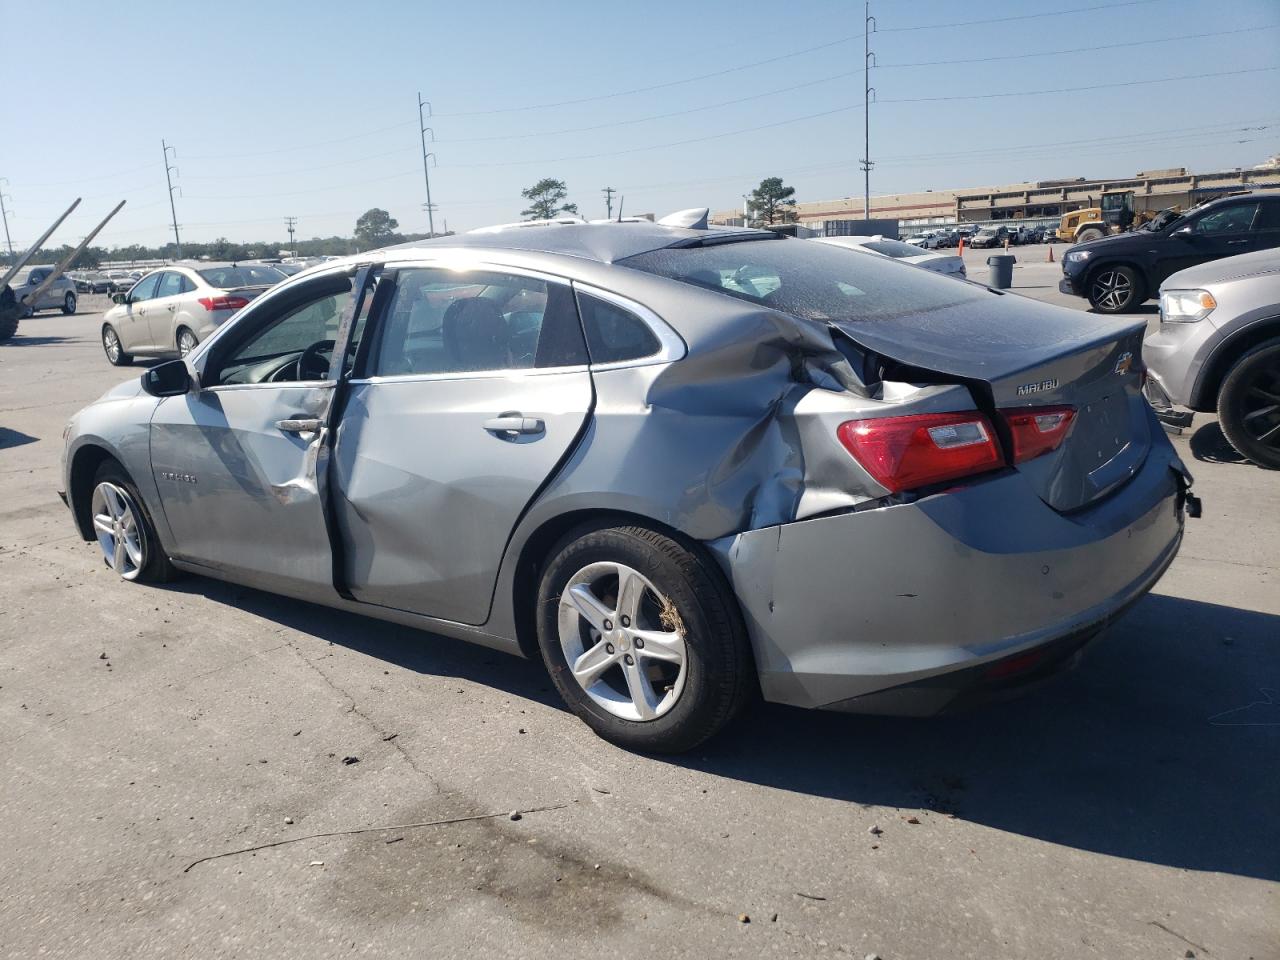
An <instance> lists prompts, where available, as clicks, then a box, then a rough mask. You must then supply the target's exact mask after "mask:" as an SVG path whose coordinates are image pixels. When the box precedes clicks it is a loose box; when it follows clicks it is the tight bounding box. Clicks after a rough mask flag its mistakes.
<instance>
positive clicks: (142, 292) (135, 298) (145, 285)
mask: <svg viewBox="0 0 1280 960" xmlns="http://www.w3.org/2000/svg"><path fill="white" fill-rule="evenodd" d="M159 282H160V274H158V273H153V274H151V275H150V276H149V277H143V278H142V279H141V280H139V281H138V282H137V283H135V284H134V285H133V288H132V289H131V290H130V291H129V302H130V303H137V302H139V301H140V300H150V299H151V298H152V297H154V296H155V295H156V285H157V284H159Z"/></svg>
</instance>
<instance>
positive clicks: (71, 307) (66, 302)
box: [62, 293, 76, 317]
mask: <svg viewBox="0 0 1280 960" xmlns="http://www.w3.org/2000/svg"><path fill="white" fill-rule="evenodd" d="M62 312H63V313H64V314H66V315H67V316H68V317H69V316H72V315H73V314H74V313H75V312H76V295H75V294H74V293H68V294H67V295H66V296H65V297H64V298H63V300H62Z"/></svg>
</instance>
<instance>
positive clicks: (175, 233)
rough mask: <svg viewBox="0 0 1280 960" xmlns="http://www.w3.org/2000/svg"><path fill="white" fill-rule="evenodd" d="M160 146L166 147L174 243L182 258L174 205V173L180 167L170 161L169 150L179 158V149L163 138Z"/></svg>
mask: <svg viewBox="0 0 1280 960" xmlns="http://www.w3.org/2000/svg"><path fill="white" fill-rule="evenodd" d="M160 146H161V147H162V148H163V149H164V182H165V183H167V184H168V185H169V212H170V213H171V214H173V243H174V246H176V247H177V248H178V256H177V258H176V259H178V260H181V259H182V239H181V238H180V237H179V236H178V210H177V208H176V207H174V205H173V191H174V186H173V174H175V173H177V172H178V168H177V167H175V166H174V165H173V164H171V163H170V162H169V151H170V150H172V151H173V159H175V160H177V159H178V149H177V148H176V147H171V146H169V145H168V144H167V143H165V142H164V141H163V140H161V141H160Z"/></svg>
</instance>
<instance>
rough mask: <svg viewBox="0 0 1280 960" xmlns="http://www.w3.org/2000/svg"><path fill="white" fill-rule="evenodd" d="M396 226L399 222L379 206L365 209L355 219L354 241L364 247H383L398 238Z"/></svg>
mask: <svg viewBox="0 0 1280 960" xmlns="http://www.w3.org/2000/svg"><path fill="white" fill-rule="evenodd" d="M398 226H400V222H399V221H398V220H396V219H395V218H394V217H393V216H391V214H389V213H387V211H385V210H383V209H380V208H379V207H374V208H373V209H372V210H366V211H365V212H364V213H362V214H361V215H360V219H359V220H357V221H356V242H357V243H359V244H360V246H362V247H364V248H365V249H368V248H370V247H384V246H386V245H387V244H388V243H394V242H395V241H396V240H398V239H399V237H398V236H397V235H396V227H398Z"/></svg>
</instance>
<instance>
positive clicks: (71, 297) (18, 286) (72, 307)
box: [11, 265, 76, 314]
mask: <svg viewBox="0 0 1280 960" xmlns="http://www.w3.org/2000/svg"><path fill="white" fill-rule="evenodd" d="M53 271H54V267H53V266H52V265H50V266H47V267H32V268H31V269H30V270H29V271H28V272H27V276H26V278H25V279H23V280H21V281H19V282H17V283H13V284H11V286H12V287H13V295H14V296H15V297H16V298H17V299H18V302H19V303H25V304H27V305H28V306H29V307H30V308H31V312H32V313H35V312H36V311H37V310H61V311H62V312H63V313H66V314H72V313H75V312H76V284H75V281H74V280H72V279H71V278H70V277H68V276H67V275H66V274H65V273H64V274H63V275H62V276H60V277H59V278H58V279H57V280H55V281H54V282H53V283H52V285H50V287H49V289H47V290H45V291H44V292H43V293H42V294H40V300H39V302H37V303H32V302H31V296H32V295H33V294H34V293H35V292H36V290H37V289H38V288H39V287H40V284H42V283H44V282H45V280H46V279H47V278H48V276H49V274H51V273H53Z"/></svg>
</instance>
